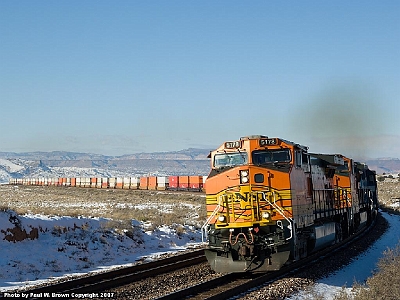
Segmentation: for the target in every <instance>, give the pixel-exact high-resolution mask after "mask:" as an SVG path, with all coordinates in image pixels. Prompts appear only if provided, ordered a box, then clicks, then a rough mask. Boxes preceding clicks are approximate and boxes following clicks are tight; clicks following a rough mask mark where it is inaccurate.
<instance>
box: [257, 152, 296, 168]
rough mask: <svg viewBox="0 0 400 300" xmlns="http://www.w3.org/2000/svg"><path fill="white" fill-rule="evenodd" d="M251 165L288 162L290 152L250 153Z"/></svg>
mask: <svg viewBox="0 0 400 300" xmlns="http://www.w3.org/2000/svg"><path fill="white" fill-rule="evenodd" d="M252 158H253V164H255V165H262V164H268V163H275V162H290V160H291V159H290V150H289V149H282V150H259V151H254V152H253V153H252Z"/></svg>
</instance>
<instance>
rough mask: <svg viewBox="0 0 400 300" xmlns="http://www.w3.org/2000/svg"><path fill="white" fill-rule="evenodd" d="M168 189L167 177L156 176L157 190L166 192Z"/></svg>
mask: <svg viewBox="0 0 400 300" xmlns="http://www.w3.org/2000/svg"><path fill="white" fill-rule="evenodd" d="M167 188H168V177H167V176H158V177H157V190H166V189H167Z"/></svg>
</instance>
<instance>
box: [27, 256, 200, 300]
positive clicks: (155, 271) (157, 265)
mask: <svg viewBox="0 0 400 300" xmlns="http://www.w3.org/2000/svg"><path fill="white" fill-rule="evenodd" d="M205 261H206V257H205V255H204V250H203V249H201V250H196V251H193V252H189V253H185V254H180V255H176V256H172V257H169V258H166V259H161V260H157V261H152V262H148V263H143V264H140V265H136V266H131V267H126V268H121V269H118V270H112V271H109V272H104V273H100V274H95V275H90V276H87V277H83V278H78V279H73V280H69V281H65V282H61V283H57V284H53V285H48V286H43V287H38V288H34V289H30V290H27V291H24V293H27V294H29V295H40V294H44V293H50V294H51V293H71V292H74V293H75V294H77V293H94V292H101V291H105V290H107V289H111V288H115V287H119V286H122V285H125V284H129V283H132V282H134V281H138V280H141V279H144V278H148V277H150V276H155V275H159V274H163V273H167V272H171V271H173V270H177V269H181V268H186V267H189V266H192V265H195V264H200V263H203V262H205ZM31 299H35V297H32V298H31Z"/></svg>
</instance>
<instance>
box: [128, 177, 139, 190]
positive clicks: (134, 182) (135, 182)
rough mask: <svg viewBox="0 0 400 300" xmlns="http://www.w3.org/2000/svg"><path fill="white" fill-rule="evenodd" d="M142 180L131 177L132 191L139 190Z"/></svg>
mask: <svg viewBox="0 0 400 300" xmlns="http://www.w3.org/2000/svg"><path fill="white" fill-rule="evenodd" d="M139 184H140V178H138V177H131V184H130V186H129V188H130V189H132V190H137V189H138V188H139Z"/></svg>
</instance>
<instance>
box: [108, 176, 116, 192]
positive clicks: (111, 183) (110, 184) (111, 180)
mask: <svg viewBox="0 0 400 300" xmlns="http://www.w3.org/2000/svg"><path fill="white" fill-rule="evenodd" d="M115 183H116V179H115V177H112V178H108V187H109V188H110V189H115Z"/></svg>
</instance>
